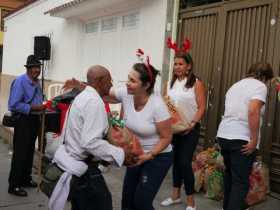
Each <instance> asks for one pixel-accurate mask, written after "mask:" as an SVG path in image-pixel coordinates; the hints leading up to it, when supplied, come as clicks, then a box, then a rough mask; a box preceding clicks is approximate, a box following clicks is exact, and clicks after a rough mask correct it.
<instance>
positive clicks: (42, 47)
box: [34, 36, 51, 99]
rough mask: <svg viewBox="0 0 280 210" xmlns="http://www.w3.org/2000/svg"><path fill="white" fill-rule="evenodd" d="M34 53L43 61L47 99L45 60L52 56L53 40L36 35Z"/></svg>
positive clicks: (42, 70)
mask: <svg viewBox="0 0 280 210" xmlns="http://www.w3.org/2000/svg"><path fill="white" fill-rule="evenodd" d="M34 55H35V56H36V57H37V58H38V59H39V60H41V61H42V64H43V65H42V69H41V72H42V93H43V99H45V94H44V74H45V68H46V65H45V61H48V60H50V57H51V41H50V38H49V37H47V36H35V37H34Z"/></svg>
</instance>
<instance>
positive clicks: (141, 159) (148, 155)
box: [136, 152, 154, 165]
mask: <svg viewBox="0 0 280 210" xmlns="http://www.w3.org/2000/svg"><path fill="white" fill-rule="evenodd" d="M152 159H154V155H153V153H152V152H147V153H144V154H143V155H140V156H139V157H138V162H137V164H136V165H141V164H142V163H144V162H146V161H148V160H152Z"/></svg>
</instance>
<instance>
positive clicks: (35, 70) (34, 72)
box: [28, 66, 41, 80]
mask: <svg viewBox="0 0 280 210" xmlns="http://www.w3.org/2000/svg"><path fill="white" fill-rule="evenodd" d="M28 71H29V75H30V77H31V78H32V79H33V80H37V79H38V77H39V76H40V73H41V67H40V66H33V67H31V68H30V69H29V70H28Z"/></svg>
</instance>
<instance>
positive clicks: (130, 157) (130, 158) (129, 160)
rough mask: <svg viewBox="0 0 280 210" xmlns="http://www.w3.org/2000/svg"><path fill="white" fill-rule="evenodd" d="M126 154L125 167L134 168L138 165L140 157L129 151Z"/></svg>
mask: <svg viewBox="0 0 280 210" xmlns="http://www.w3.org/2000/svg"><path fill="white" fill-rule="evenodd" d="M124 154H125V157H124V165H125V166H133V165H135V164H136V163H137V161H138V156H136V155H135V154H133V153H131V152H128V151H124Z"/></svg>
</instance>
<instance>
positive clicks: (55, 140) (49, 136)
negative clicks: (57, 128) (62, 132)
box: [45, 132, 63, 160]
mask: <svg viewBox="0 0 280 210" xmlns="http://www.w3.org/2000/svg"><path fill="white" fill-rule="evenodd" d="M62 139H63V137H62V136H58V135H57V134H55V133H51V132H47V133H46V149H45V156H46V157H47V158H49V159H51V160H52V159H53V157H54V153H55V152H56V150H57V149H58V147H59V146H60V145H61V144H62V143H63V140H62Z"/></svg>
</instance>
